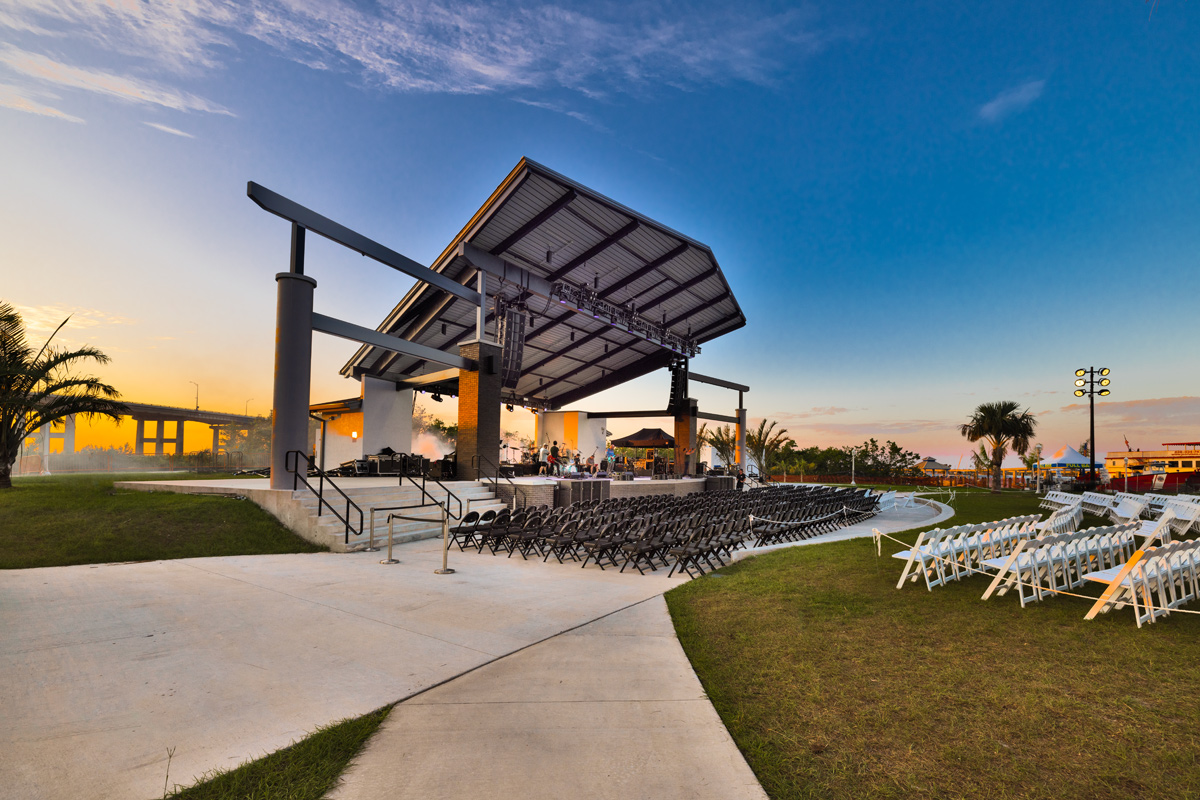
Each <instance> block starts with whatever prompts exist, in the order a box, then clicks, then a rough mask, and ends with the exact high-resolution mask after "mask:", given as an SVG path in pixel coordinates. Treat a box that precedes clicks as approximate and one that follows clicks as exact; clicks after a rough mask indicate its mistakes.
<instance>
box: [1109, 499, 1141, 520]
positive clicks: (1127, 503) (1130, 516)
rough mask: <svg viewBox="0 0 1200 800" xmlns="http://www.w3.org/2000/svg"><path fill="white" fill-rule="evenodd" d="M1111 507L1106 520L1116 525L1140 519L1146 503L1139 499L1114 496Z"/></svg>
mask: <svg viewBox="0 0 1200 800" xmlns="http://www.w3.org/2000/svg"><path fill="white" fill-rule="evenodd" d="M1114 499H1115V500H1116V502H1115V503H1113V507H1112V508H1110V509H1109V510H1108V518H1109V519H1111V520H1112V521H1113V522H1115V523H1117V524H1118V525H1120V524H1122V523H1125V522H1136V521H1137V520H1139V519H1141V518H1142V512H1143V511H1145V510H1146V502H1145V501H1144V500H1142V499H1141V498H1138V499H1136V500H1135V499H1132V498H1130V497H1128V496H1127V497H1121V496H1119V495H1118V496H1116V497H1115V498H1114Z"/></svg>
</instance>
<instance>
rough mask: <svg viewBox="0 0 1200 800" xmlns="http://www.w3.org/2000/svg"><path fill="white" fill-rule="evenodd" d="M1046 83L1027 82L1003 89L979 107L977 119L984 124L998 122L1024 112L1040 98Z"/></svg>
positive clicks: (1042, 81) (1041, 81)
mask: <svg viewBox="0 0 1200 800" xmlns="http://www.w3.org/2000/svg"><path fill="white" fill-rule="evenodd" d="M1045 88H1046V81H1044V80H1040V81H1029V82H1028V83H1022V84H1021V85H1020V86H1014V87H1012V88H1011V89H1005V90H1004V91H1003V92H1001V93H1000V94H998V95H996V96H995V97H993V98H992V99H991V100H989V101H988V102H986V103H984V104H983V105H981V106H980V107H979V118H980V119H981V120H983V121H984V122H988V123H992V122H999V121H1000V120H1002V119H1004V118H1005V117H1007V116H1011V115H1012V114H1016V113H1019V112H1021V111H1024V110H1025V109H1026V108H1028V107H1029V106H1030V104H1031V103H1033V101H1035V100H1037V99H1038V98H1039V97H1041V96H1042V90H1043V89H1045Z"/></svg>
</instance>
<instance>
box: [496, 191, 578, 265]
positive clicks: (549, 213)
mask: <svg viewBox="0 0 1200 800" xmlns="http://www.w3.org/2000/svg"><path fill="white" fill-rule="evenodd" d="M577 196H578V194H577V193H576V191H575V190H574V189H568V190H567V193H566V194H564V195H563V196H562V197H560V198H558V199H557V200H555V201H554V202H553V203H551V204H550V205H548V206H546V207H545V208H543V209H542V210H541V211H539V212H538V214H537V216H535V217H534V218H533V219H531V220H529V221H528V222H526V223H525V224H524V225H522V226H521V227H519V228H517V229H516V230H515V231H513V232H512V233H510V234H509V235H508V237H507V238H505V240H504V241H502V242H500V244H498V245H496V246H495V247H493V248H492V249H491V252H492V253H493V254H494V255H500V254H501V253H503V252H504V251H505V250H507V249H509V248H510V247H512V246H513V245H514V244H516V243H517V242H519V241H521V240H522V239H524V238H525V237H526V236H528V235H529V234H530V233H532V232H533V231H534V229H536V228H538V227H541V225H542V223H543V222H545V221H546V220H548V219H550V218H551V217H553V216H554V215H555V214H557V213H558V212H559V211H561V210H562V209H563V208H564V207H565V206H568V205H570V204H571V201H572V200H574V199H575V198H576V197H577Z"/></svg>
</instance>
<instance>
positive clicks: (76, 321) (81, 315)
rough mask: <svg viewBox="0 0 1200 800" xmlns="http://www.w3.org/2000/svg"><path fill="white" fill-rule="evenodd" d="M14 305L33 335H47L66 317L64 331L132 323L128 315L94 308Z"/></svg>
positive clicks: (26, 327)
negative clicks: (66, 321)
mask: <svg viewBox="0 0 1200 800" xmlns="http://www.w3.org/2000/svg"><path fill="white" fill-rule="evenodd" d="M14 307H15V308H16V309H17V313H18V314H20V315H21V320H22V321H23V322H24V323H25V330H26V331H28V332H29V333H30V335H31V336H34V337H38V336H42V337H45V336H48V335H49V334H50V333H52V332H53V331H54V329H55V328H57V327H58V326H59V324H60V323H61V322H62V321H63V320H64V319H66V318H67V317H70V318H71V321H70V322H68V323H67V324H66V326H65V327H64V328H63V331H64V332H65V331H67V330H69V329H72V328H76V329H77V328H98V327H106V326H113V325H132V324H133V323H134V320H132V319H129V318H128V317H122V316H121V315H119V314H109V313H108V312H106V311H100V310H98V309H94V308H79V307H76V306H60V305H44V306H20V305H18V306H14Z"/></svg>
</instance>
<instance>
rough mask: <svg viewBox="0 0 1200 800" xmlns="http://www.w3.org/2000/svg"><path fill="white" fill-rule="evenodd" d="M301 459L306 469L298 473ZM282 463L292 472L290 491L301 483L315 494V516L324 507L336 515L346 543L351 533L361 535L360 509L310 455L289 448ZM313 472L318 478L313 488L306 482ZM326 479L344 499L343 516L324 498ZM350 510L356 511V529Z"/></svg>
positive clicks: (361, 515)
mask: <svg viewBox="0 0 1200 800" xmlns="http://www.w3.org/2000/svg"><path fill="white" fill-rule="evenodd" d="M301 459H304V463H305V466H306V467H307V469H305V470H304V474H303V475H301V474H300V460H301ZM283 465H284V469H286V470H287V471H288V472H290V473H292V491H296V489H297V488H298V487H299V484H301V483H303V484H304V486H305V488H307V489H308V490H309V491H310V492H312V493H313V494H315V495H316V496H317V516H318V517H319V516H321V513H322V511H324V509H325V508H328V509H329V512H330V513H331V514H333V515H334V516H335V517H337V518H338V521H339V522H341V523H342V524H343V525H345V526H346V540H345V541H346V544H350V535H351V534H352V533H353V534H354V535H355V536H361V535H362V530H363V512H362V509H361V508H359V507H358V504H357V503H355V502H354V501H353V500H351V499H350V497H349V496H348V495H347V494H346V493H345V492H343V491H342V489H341V487H340V486H338V485H337V484H336V483H334V482H333V479H332V478H330V477H329V476H328V475H326V474H325V470H323V469H321V468H320V467H318V466H317V464H316V462H315V461H313V459H312V456H310V455H309V454H308V453H302V452H301V451H299V450H289V451H288V452H287V453H286V454H285V455H284V457H283ZM313 473H316V475H317V477H318V478H319V480H318V481H317V488H315V489H314V488H313V485H312V484H311V483H309V482H308V478H309V476H310V475H312V474H313ZM326 481H328V482H329V486H330V488H331V489H333V490H334V491H336V492H337V493H338V494H340V495H341V496H342V499H343V500H345V501H346V514H345V515H344V516H343V515H342V514H341V513H340V512H339V511H338V510H337V509H336V508H334V507H333V504H332V503H330V502H329V501H328V500H326V499H325V482H326ZM351 510H354V511H357V512H358V528H357V529H356V528H355V527H354V525H353V524H352V523H351V522H350V519H351Z"/></svg>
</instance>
